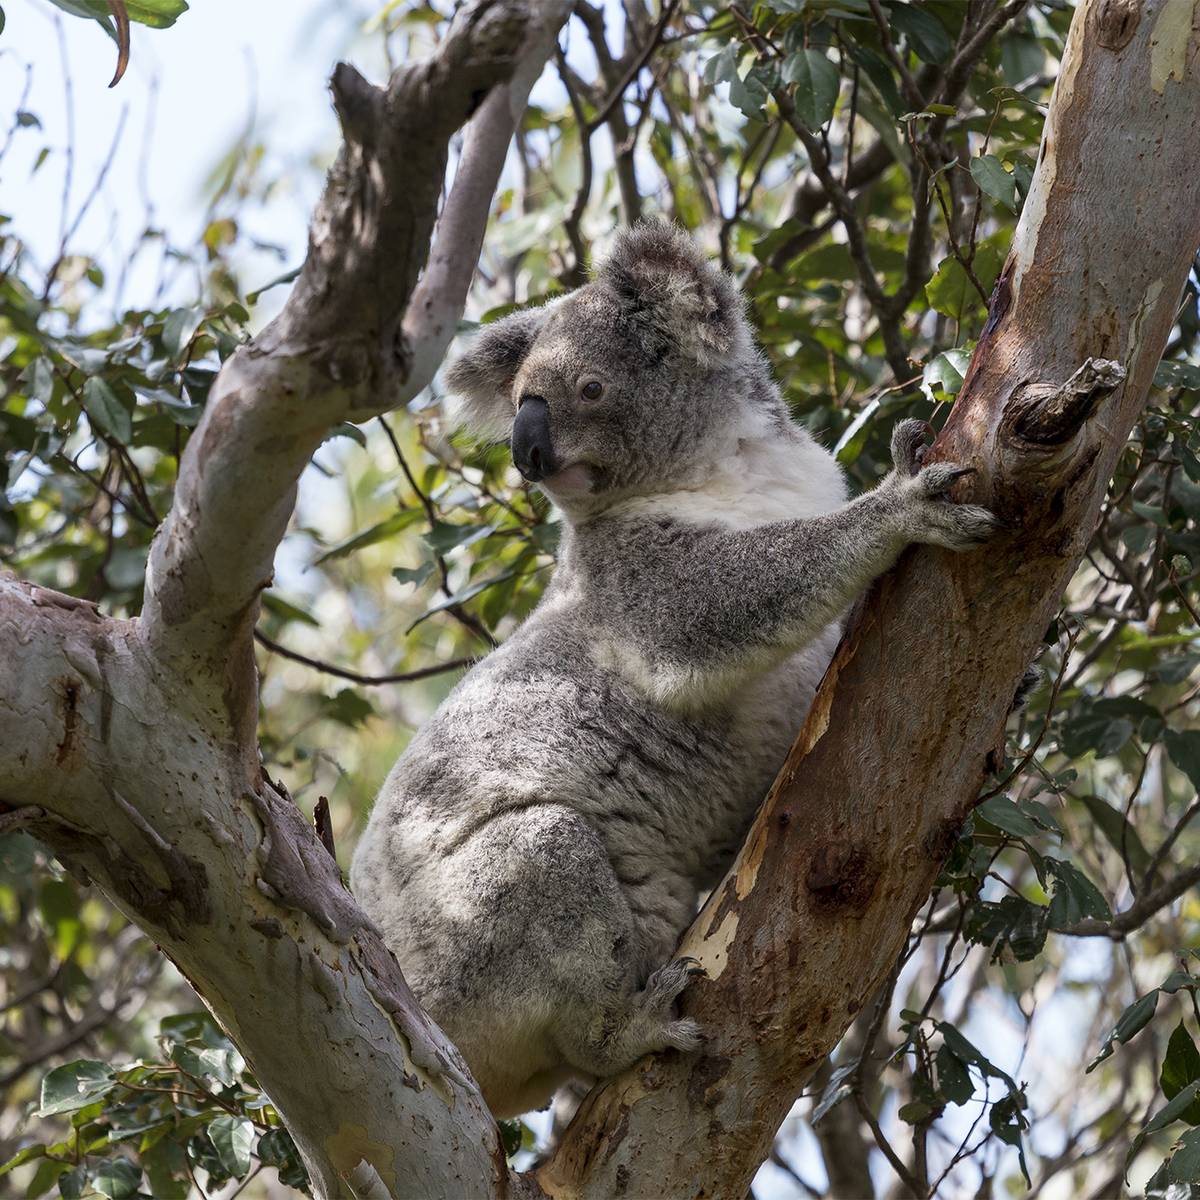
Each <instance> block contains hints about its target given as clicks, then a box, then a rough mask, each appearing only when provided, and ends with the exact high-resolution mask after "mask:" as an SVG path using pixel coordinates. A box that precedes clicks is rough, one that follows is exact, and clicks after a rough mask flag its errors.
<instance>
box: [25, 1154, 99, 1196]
mask: <svg viewBox="0 0 1200 1200" xmlns="http://www.w3.org/2000/svg"><path fill="white" fill-rule="evenodd" d="M67 1166H68V1164H67V1163H62V1162H58V1161H56V1160H55V1159H53V1158H46V1159H43V1160H42V1161H41V1162H40V1163H39V1164H38V1168H37V1170H36V1171H34V1173H33V1178H32V1179H31V1180H30V1181H29V1182H28V1183H27V1184H26V1185H25V1197H26V1200H30V1197H33V1196H44V1195H45V1194H46V1193H47V1192H48V1191H49V1190H50V1189H51V1188H52V1187H54V1185H55V1184H58V1194H59V1195H60V1196H62V1197H63V1198H64V1200H75V1198H76V1197H79V1196H82V1195H83V1187H84V1184H85V1183H86V1182H87V1168H86V1167H82V1166H81V1167H76V1168H75V1169H74V1170H73V1171H68V1170H67Z"/></svg>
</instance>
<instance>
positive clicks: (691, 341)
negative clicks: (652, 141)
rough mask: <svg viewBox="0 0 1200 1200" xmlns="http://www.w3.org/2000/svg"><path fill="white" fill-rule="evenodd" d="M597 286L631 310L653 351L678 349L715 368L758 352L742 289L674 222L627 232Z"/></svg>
mask: <svg viewBox="0 0 1200 1200" xmlns="http://www.w3.org/2000/svg"><path fill="white" fill-rule="evenodd" d="M596 282H597V283H599V284H602V285H607V286H608V287H610V288H611V289H612V290H613V291H614V292H616V294H617V296H618V298H619V299H620V300H621V302H622V303H623V304H624V305H625V306H627V309H628V311H629V314H630V316H631V318H632V319H633V321H634V324H635V325H637V326H641V328H642V329H643V330H644V333H645V340H646V342H647V349H649V350H652V351H654V350H658V349H661V348H662V347H663V345H664V343H665V344H666V345H673V346H675V347H677V348H678V349H679V350H681V351H683V353H685V354H687V355H688V356H689V357H691V358H694V359H696V360H697V361H698V362H701V363H704V364H706V365H708V364H715V363H716V362H717V361H718V360H720V359H722V358H725V357H727V356H729V355H730V354H736V353H737V352H738V351H740V350H742V349H745V348H748V347H749V346H750V344H751V338H750V327H749V325H748V324H747V322H746V314H745V302H744V301H743V299H742V295H741V292H739V291H738V288H737V285H736V284H735V283H734V282H733V280H732V279H730V278H729V276H728V275H726V274H725V272H724V271H722V270H720V268H718V267H716V266H715V265H714V264H713V263H711V262H710V261H709V260H708V258H707V257H706V256H705V255H704V253H703V252H702V251H701V249H700V247H699V246H698V245H697V244H696V243H695V242H694V241H693V240H692V238H691V237H689V236H688V234H687V233H685V232H684V231H683V230H682V229H680V228H679V227H678V226H676V225H673V224H670V223H669V222H667V221H659V220H650V221H639V222H638V223H637V224H636V225H634V226H632V227H631V228H630V229H626V230H625V231H624V232H622V233H621V234H620V236H619V237H618V238H617V241H616V245H615V246H614V247H613V250H612V253H611V254H610V255H609V257H608V259H607V261H605V263H604V264H603V265H602V266H601V267H600V269H599V271H598V272H597V274H596Z"/></svg>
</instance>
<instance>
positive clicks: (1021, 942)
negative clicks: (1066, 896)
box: [963, 896, 1048, 962]
mask: <svg viewBox="0 0 1200 1200" xmlns="http://www.w3.org/2000/svg"><path fill="white" fill-rule="evenodd" d="M1047 912H1048V910H1047V909H1046V908H1043V907H1042V906H1041V905H1039V904H1031V903H1030V902H1029V901H1028V900H1026V899H1024V898H1023V897H1021V896H1005V897H1004V898H1003V899H1002V900H1001V901H1000V902H999V903H992V902H991V901H988V900H976V901H975V902H974V903H973V904H972V905H971V906H970V908H969V909H968V910H967V918H966V922H965V923H964V926H963V933H964V934H965V936H966V938H967V940H968V941H971V942H976V943H978V944H980V945H984V946H994V949H993V951H992V960H993V961H996V960H998V959H1000V958H1001V957H1002V956H1003V953H1004V951H1005V949H1006V948H1007V949H1008V950H1011V952H1012V956H1013V958H1015V959H1016V960H1017V962H1030V961H1032V960H1033V959H1035V958H1036V957H1037V956H1038V955H1039V954H1041V952H1042V947H1043V946H1045V944H1046V917H1047Z"/></svg>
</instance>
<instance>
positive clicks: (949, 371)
mask: <svg viewBox="0 0 1200 1200" xmlns="http://www.w3.org/2000/svg"><path fill="white" fill-rule="evenodd" d="M970 363H971V352H970V351H969V350H946V351H944V352H943V353H942V354H939V355H938V356H937V357H936V358H935V359H933V361H932V362H928V363H926V364H925V370H924V372H923V373H922V376H921V391H923V392H924V393H925V395H926V397H928V399H930V400H932V401H934V402H935V403H936V402H937V401H938V400H946V399H949V398H950V397H951V396H957V395H958V393H959V392H960V391H961V390H962V385H963V380H964V379H965V378H966V377H967V368H968V366H970ZM938 392H940V393H941V395H938V394H936V393H938Z"/></svg>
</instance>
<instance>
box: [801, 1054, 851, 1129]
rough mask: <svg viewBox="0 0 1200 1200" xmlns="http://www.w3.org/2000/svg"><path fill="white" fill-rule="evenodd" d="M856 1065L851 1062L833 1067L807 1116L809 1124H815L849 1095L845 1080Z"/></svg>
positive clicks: (849, 1089)
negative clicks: (818, 1097) (819, 1096)
mask: <svg viewBox="0 0 1200 1200" xmlns="http://www.w3.org/2000/svg"><path fill="white" fill-rule="evenodd" d="M857 1065H858V1064H857V1063H852V1064H850V1065H848V1066H842V1067H835V1068H834V1069H833V1072H832V1073H831V1074H830V1076H829V1082H828V1083H826V1084H825V1087H824V1089H823V1090H822V1092H821V1098H820V1099H819V1100H818V1101H817V1103H816V1105H815V1106H814V1107H813V1110H812V1113H811V1115H810V1116H809V1122H810V1123H811V1124H813V1125H816V1124H817V1122H818V1121H820V1120H821V1118H822V1117H823V1116H824V1115H825V1114H826V1113H827V1112H828V1111H829V1110H830V1109H831V1108H833V1107H835V1106H836V1105H838V1104H841V1102H842V1101H843V1100H845V1099H846V1097H847V1096H849V1095H850V1092H851V1088H850V1085H849V1084H848V1083H847V1082H846V1080H847V1079H849V1077H850V1076H851V1075H853V1074H854V1071H855V1069H856V1067H857Z"/></svg>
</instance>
